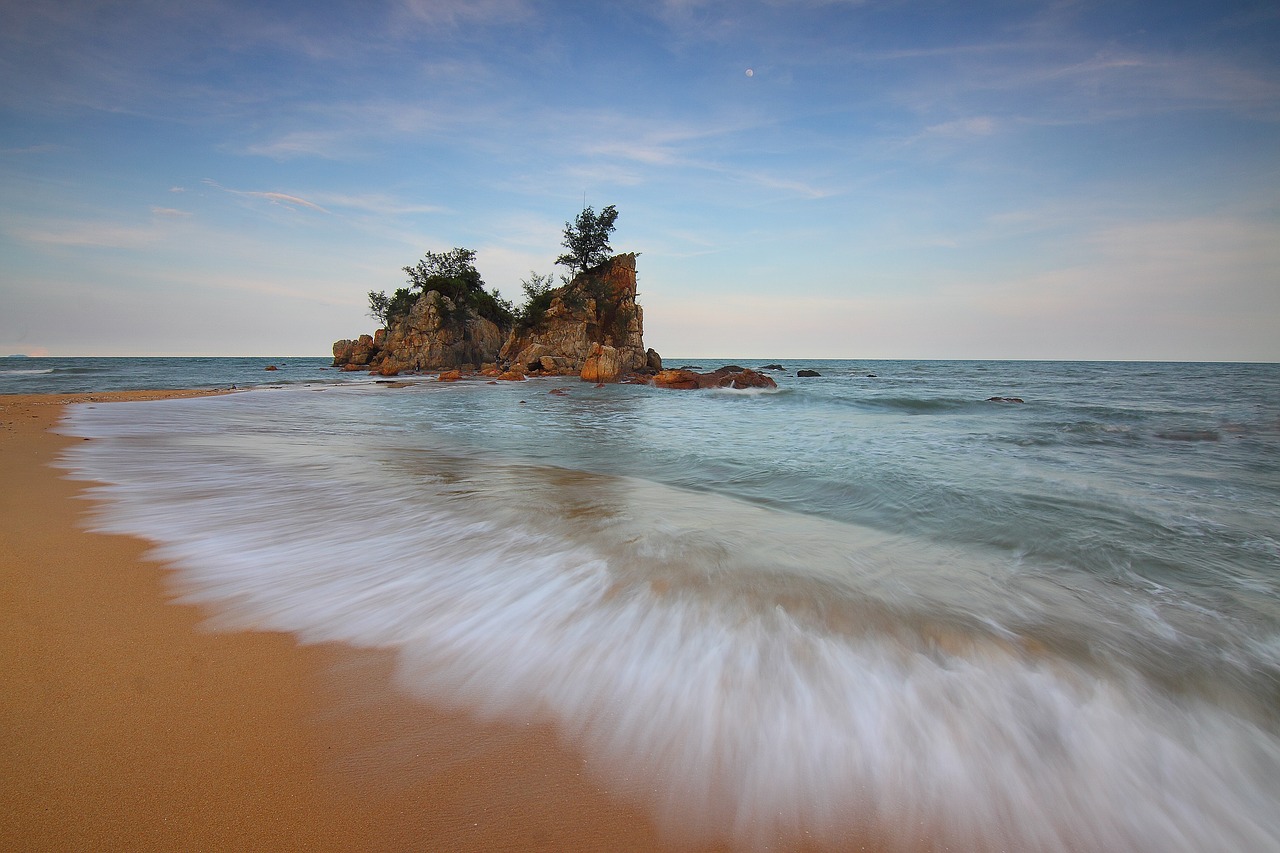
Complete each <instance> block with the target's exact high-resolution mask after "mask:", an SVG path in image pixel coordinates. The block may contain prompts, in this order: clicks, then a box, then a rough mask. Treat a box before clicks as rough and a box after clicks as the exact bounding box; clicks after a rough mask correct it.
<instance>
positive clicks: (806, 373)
mask: <svg viewBox="0 0 1280 853" xmlns="http://www.w3.org/2000/svg"><path fill="white" fill-rule="evenodd" d="M821 375H822V374H821V373H819V372H818V371H816V370H797V371H796V376H821Z"/></svg>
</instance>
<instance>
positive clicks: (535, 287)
mask: <svg viewBox="0 0 1280 853" xmlns="http://www.w3.org/2000/svg"><path fill="white" fill-rule="evenodd" d="M554 284H555V279H554V278H553V277H552V275H551V273H547V274H546V275H538V274H537V273H536V272H533V271H532V270H530V271H529V277H528V278H527V279H522V280H521V282H520V287H521V288H522V289H523V290H524V305H522V306H520V310H519V311H518V312H516V325H518V326H521V327H522V328H526V329H532V328H533V327H534V326H537V325H538V324H539V323H540V322H542V315H543V314H545V313H546V312H547V309H548V308H550V307H551V300H552V299H553V298H554V297H555V294H554V293H553V292H552V291H553V289H554V288H553V285H554Z"/></svg>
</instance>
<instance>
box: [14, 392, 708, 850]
mask: <svg viewBox="0 0 1280 853" xmlns="http://www.w3.org/2000/svg"><path fill="white" fill-rule="evenodd" d="M203 393H209V392H158V393H153V392H125V393H110V394H92V395H90V394H67V395H47V396H40V395H31V396H17V395H14V396H5V397H0V424H2V425H3V426H2V428H0V482H3V483H4V488H3V490H0V501H2V502H3V503H2V504H0V518H3V523H2V524H0V533H2V538H0V571H2V572H3V582H0V590H3V593H2V595H3V599H2V600H0V608H2V611H0V612H2V613H3V616H2V617H0V630H2V631H3V639H2V640H0V642H3V646H4V649H5V653H4V655H3V656H0V721H2V724H3V730H4V731H5V737H4V739H3V747H0V789H2V790H3V791H4V795H3V802H2V803H0V848H3V849H5V850H14V851H34V850H50V851H55V850H56V851H64V850H123V849H129V850H429V849H430V850H477V851H479V850H565V849H576V850H656V849H662V848H663V844H662V841H661V839H659V837H658V836H657V835H656V834H655V830H654V828H653V826H652V825H651V824H650V822H649V821H648V819H647V818H646V817H645V816H644V814H643V813H642V812H640V811H638V810H637V809H635V808H633V807H631V806H629V805H627V804H625V803H621V802H619V801H617V800H616V799H615V798H613V797H611V796H609V795H608V794H607V793H606V792H604V791H603V790H602V789H601V785H600V783H599V782H598V780H595V779H593V778H591V777H590V776H589V775H587V774H584V773H583V772H582V759H581V757H580V756H579V755H578V754H576V753H575V752H574V751H573V750H570V749H567V748H565V747H564V746H562V745H561V744H560V743H558V741H557V739H556V736H555V734H554V732H553V731H552V729H551V728H550V727H549V726H538V725H520V726H512V725H505V724H501V723H496V722H494V723H481V722H476V721H474V720H472V719H471V718H470V717H468V716H467V715H465V714H458V713H446V712H442V711H438V710H433V709H431V708H429V707H427V706H426V705H424V704H422V703H420V702H410V701H408V700H406V699H404V698H403V697H400V696H397V695H396V694H394V693H393V692H392V691H391V690H390V689H389V688H388V687H387V686H386V685H387V682H388V678H387V671H388V669H389V667H390V662H389V660H388V658H387V656H385V655H380V654H378V653H376V652H371V651H361V652H357V651H354V650H352V649H349V648H345V647H343V646H340V645H338V644H318V645H310V646H300V645H299V644H298V643H297V642H296V641H295V639H294V638H293V637H292V636H290V635H288V634H284V633H271V632H235V633H215V632H211V631H209V630H207V629H205V628H204V627H202V623H203V622H204V621H205V618H206V615H207V614H205V613H204V612H202V610H201V609H200V608H196V607H192V606H186V605H178V604H173V603H171V595H170V593H169V591H168V589H167V578H166V576H167V573H168V572H167V570H166V567H165V566H164V565H163V564H160V563H156V562H153V561H151V560H149V559H148V558H147V551H148V545H147V543H145V542H143V541H141V540H138V539H134V538H131V537H126V536H115V535H102V534H96V533H88V532H85V531H84V530H83V529H82V524H81V522H82V518H83V514H84V512H85V510H86V509H87V506H88V505H87V503H86V502H84V501H80V500H77V497H78V496H79V495H80V493H81V492H82V488H81V484H77V483H73V482H70V481H68V480H66V479H64V478H62V476H61V475H62V473H63V472H61V471H59V470H57V469H55V468H53V467H51V463H52V462H53V461H54V460H55V458H56V457H57V456H58V454H59V453H60V452H62V451H63V450H64V449H65V448H66V447H67V446H68V445H70V444H71V443H73V442H77V441H81V440H82V439H77V438H69V437H66V436H61V435H56V434H54V433H51V432H50V431H49V430H50V429H51V428H52V427H53V426H54V425H55V424H56V423H57V421H58V419H59V416H60V414H61V412H62V410H63V406H64V405H65V404H67V403H82V402H94V403H98V402H101V403H103V404H108V403H109V402H111V401H119V400H140V399H155V398H158V397H172V396H187V395H188V394H203ZM682 849H685V848H682ZM708 849H714V848H708Z"/></svg>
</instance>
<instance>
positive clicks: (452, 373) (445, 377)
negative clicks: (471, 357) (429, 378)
mask: <svg viewBox="0 0 1280 853" xmlns="http://www.w3.org/2000/svg"><path fill="white" fill-rule="evenodd" d="M461 378H462V374H461V373H459V372H458V371H456V370H446V371H445V372H443V373H441V374H440V375H439V376H437V377H436V381H437V382H457V381H458V380H459V379H461Z"/></svg>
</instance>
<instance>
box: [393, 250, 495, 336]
mask: <svg viewBox="0 0 1280 853" xmlns="http://www.w3.org/2000/svg"><path fill="white" fill-rule="evenodd" d="M475 260H476V253H475V251H474V250H473V249H461V248H455V249H451V250H450V251H448V252H427V253H426V254H425V255H423V256H422V260H420V261H418V263H417V264H415V265H414V266H411V267H404V271H405V272H406V273H407V274H408V275H409V285H410V287H414V288H417V289H418V290H420V291H421V292H422V293H429V292H431V291H433V290H434V291H436V292H437V293H439V294H440V295H441V296H447V297H449V299H451V300H452V301H453V303H454V304H455V305H457V306H459V307H462V308H465V309H468V310H470V311H472V312H474V313H475V314H477V315H479V316H481V317H484V318H485V319H486V320H492V321H493V322H494V323H496V324H497V325H498V326H500V327H502V328H504V329H509V328H510V327H511V322H512V319H513V316H512V308H511V303H510V302H508V301H507V300H505V299H503V298H502V295H501V294H500V293H499V292H498V291H496V290H495V291H494V292H493V293H490V292H489V291H487V290H485V289H484V280H483V279H481V278H480V273H479V271H478V270H476V267H475ZM397 292H398V291H397Z"/></svg>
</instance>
